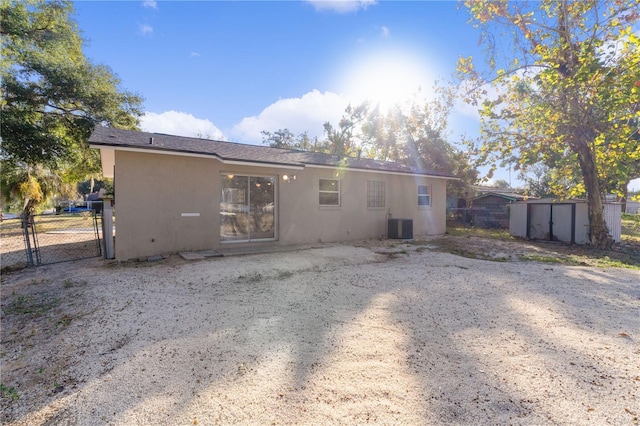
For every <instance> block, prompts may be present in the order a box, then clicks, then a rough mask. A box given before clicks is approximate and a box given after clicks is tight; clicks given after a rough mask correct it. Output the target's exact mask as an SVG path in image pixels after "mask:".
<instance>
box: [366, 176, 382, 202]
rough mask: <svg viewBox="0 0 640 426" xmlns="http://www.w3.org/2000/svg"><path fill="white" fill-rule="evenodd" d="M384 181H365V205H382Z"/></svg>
mask: <svg viewBox="0 0 640 426" xmlns="http://www.w3.org/2000/svg"><path fill="white" fill-rule="evenodd" d="M384 202H385V201H384V182H382V181H379V180H370V181H367V207H384Z"/></svg>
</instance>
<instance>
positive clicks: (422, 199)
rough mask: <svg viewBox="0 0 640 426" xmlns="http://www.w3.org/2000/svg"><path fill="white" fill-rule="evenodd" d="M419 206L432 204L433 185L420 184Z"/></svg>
mask: <svg viewBox="0 0 640 426" xmlns="http://www.w3.org/2000/svg"><path fill="white" fill-rule="evenodd" d="M418 206H420V207H429V206H431V186H429V185H418Z"/></svg>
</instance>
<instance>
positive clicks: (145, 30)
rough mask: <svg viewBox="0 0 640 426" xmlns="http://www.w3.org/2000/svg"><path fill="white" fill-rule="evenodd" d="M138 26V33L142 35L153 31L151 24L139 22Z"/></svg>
mask: <svg viewBox="0 0 640 426" xmlns="http://www.w3.org/2000/svg"><path fill="white" fill-rule="evenodd" d="M138 28H139V29H140V33H141V34H142V35H148V34H151V33H152V32H153V27H152V26H151V25H147V24H141V25H140V26H139V27H138Z"/></svg>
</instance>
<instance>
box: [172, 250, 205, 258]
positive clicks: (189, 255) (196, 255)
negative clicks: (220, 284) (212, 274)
mask: <svg viewBox="0 0 640 426" xmlns="http://www.w3.org/2000/svg"><path fill="white" fill-rule="evenodd" d="M178 254H179V255H180V256H182V258H183V259H186V260H200V259H204V256H203V255H201V254H199V253H196V252H194V251H181V252H180V253H178Z"/></svg>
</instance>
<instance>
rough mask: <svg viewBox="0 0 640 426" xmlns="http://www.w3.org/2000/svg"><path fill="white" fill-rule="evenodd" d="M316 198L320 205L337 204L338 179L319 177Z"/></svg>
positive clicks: (338, 193) (338, 199) (338, 194)
mask: <svg viewBox="0 0 640 426" xmlns="http://www.w3.org/2000/svg"><path fill="white" fill-rule="evenodd" d="M318 199H319V201H320V205H321V206H339V205H340V181H339V180H338V179H320V192H319V198H318Z"/></svg>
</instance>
